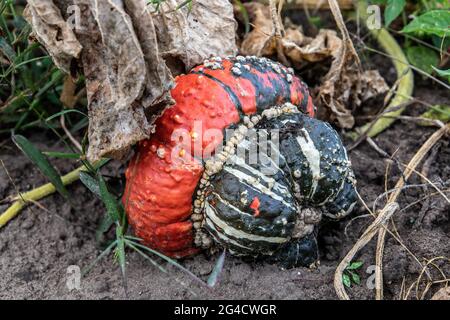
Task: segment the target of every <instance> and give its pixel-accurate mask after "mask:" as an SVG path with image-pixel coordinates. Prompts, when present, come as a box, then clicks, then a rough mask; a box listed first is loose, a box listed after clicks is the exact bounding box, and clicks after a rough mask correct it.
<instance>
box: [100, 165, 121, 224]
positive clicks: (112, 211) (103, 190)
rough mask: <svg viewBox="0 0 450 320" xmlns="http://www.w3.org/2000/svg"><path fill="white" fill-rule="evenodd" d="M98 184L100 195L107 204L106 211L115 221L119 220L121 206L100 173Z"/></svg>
mask: <svg viewBox="0 0 450 320" xmlns="http://www.w3.org/2000/svg"><path fill="white" fill-rule="evenodd" d="M97 178H98V185H99V190H100V197H101V199H102V201H103V203H104V204H105V207H106V211H107V212H108V214H109V215H110V217H111V219H112V220H113V221H114V222H117V223H118V222H119V219H120V215H119V206H118V204H117V200H116V198H115V197H114V196H113V195H112V194H111V193H110V192H109V191H108V187H107V186H106V182H105V179H104V178H103V176H102V175H101V174H100V173H98V174H97Z"/></svg>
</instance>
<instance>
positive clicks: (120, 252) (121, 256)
mask: <svg viewBox="0 0 450 320" xmlns="http://www.w3.org/2000/svg"><path fill="white" fill-rule="evenodd" d="M116 239H117V247H116V257H117V261H118V262H119V266H120V271H121V272H122V279H123V286H124V288H125V292H126V291H127V270H126V260H125V239H124V238H123V234H122V228H120V226H117V227H116Z"/></svg>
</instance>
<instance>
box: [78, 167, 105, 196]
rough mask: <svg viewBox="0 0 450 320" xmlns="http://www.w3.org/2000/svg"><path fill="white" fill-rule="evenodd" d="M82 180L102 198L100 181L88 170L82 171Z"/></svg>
mask: <svg viewBox="0 0 450 320" xmlns="http://www.w3.org/2000/svg"><path fill="white" fill-rule="evenodd" d="M80 181H81V182H82V183H83V184H84V185H85V187H86V188H88V189H89V190H90V191H91V192H92V193H93V194H95V195H96V196H97V197H99V198H100V199H101V198H102V196H101V194H100V186H99V184H98V181H97V180H96V179H94V178H93V177H92V176H91V175H90V174H89V173H87V172H86V171H81V172H80Z"/></svg>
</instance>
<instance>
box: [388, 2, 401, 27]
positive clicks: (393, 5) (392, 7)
mask: <svg viewBox="0 0 450 320" xmlns="http://www.w3.org/2000/svg"><path fill="white" fill-rule="evenodd" d="M405 3H406V1H405V0H388V3H387V6H386V9H385V10H384V24H385V25H386V27H389V25H390V24H391V23H392V21H394V20H395V18H397V17H398V16H399V15H400V13H402V11H403V8H404V7H405Z"/></svg>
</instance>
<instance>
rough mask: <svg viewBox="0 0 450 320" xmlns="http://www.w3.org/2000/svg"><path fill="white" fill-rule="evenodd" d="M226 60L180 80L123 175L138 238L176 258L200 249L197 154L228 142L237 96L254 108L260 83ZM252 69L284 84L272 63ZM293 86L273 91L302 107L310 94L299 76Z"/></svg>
mask: <svg viewBox="0 0 450 320" xmlns="http://www.w3.org/2000/svg"><path fill="white" fill-rule="evenodd" d="M250 65H251V64H250ZM222 66H223V69H218V70H212V69H208V68H204V66H199V67H196V68H194V69H193V71H192V72H193V73H189V74H187V75H182V76H179V77H177V78H176V79H175V81H176V86H175V88H174V89H173V90H172V92H171V94H172V97H173V98H174V100H175V101H176V104H175V105H173V106H171V107H170V108H168V109H167V110H166V111H165V112H164V113H163V114H162V116H161V117H160V118H159V119H158V120H157V121H156V131H155V133H154V134H153V135H152V137H151V138H150V139H149V140H145V141H142V142H140V143H139V145H138V148H137V152H136V155H135V156H134V158H133V159H132V161H131V162H130V164H129V167H128V168H127V170H126V173H125V176H126V180H127V184H126V190H125V193H124V197H123V203H124V205H125V209H126V212H127V216H128V221H129V223H130V225H131V226H132V227H133V228H134V231H135V234H136V236H137V237H139V238H142V239H143V240H144V243H145V244H146V245H148V246H149V247H151V248H153V249H155V250H158V251H160V252H161V253H163V254H165V255H167V256H170V257H173V258H181V257H184V256H188V255H192V254H194V253H196V252H197V251H198V249H197V248H195V247H194V243H193V232H192V223H191V221H190V220H189V217H190V215H191V213H192V202H193V196H194V193H195V190H196V187H197V184H198V182H199V179H200V177H201V175H202V173H203V166H202V163H201V161H200V160H198V159H199V158H201V157H202V155H208V154H211V152H212V151H213V150H214V149H216V147H217V146H218V145H219V144H221V143H223V134H222V132H223V130H224V129H226V128H227V127H228V126H230V124H233V123H238V122H239V121H240V113H239V110H238V109H237V106H236V105H235V103H236V100H233V97H232V95H234V99H235V98H236V97H237V98H238V99H239V103H240V105H241V107H242V112H244V113H245V114H252V113H255V112H256V110H257V101H258V100H257V97H256V91H257V89H256V88H255V83H252V82H251V81H250V80H248V79H247V78H245V77H239V76H236V75H234V74H233V73H232V72H231V70H230V69H231V67H232V66H233V62H232V61H229V60H224V61H223V63H222ZM279 66H280V68H284V67H282V66H281V65H279ZM284 70H286V69H284ZM195 72H196V73H195ZM202 72H203V74H202ZM249 72H251V73H254V74H257V77H258V79H260V80H259V81H261V82H263V83H261V86H263V87H264V89H265V90H272V92H273V90H276V88H273V83H274V81H275V83H276V81H279V82H280V83H281V82H283V85H285V86H286V83H287V82H286V81H285V80H283V79H282V77H284V75H282V74H279V73H276V72H274V71H273V70H271V69H269V68H268V70H267V71H265V70H264V71H263V72H261V70H259V71H258V70H257V69H256V68H253V67H251V69H250V70H249ZM258 86H259V85H258ZM225 87H227V88H225ZM288 89H289V94H288V95H289V97H286V96H283V95H280V96H278V95H276V97H277V102H278V103H280V104H281V103H284V102H286V101H289V100H290V102H292V103H293V104H296V105H300V103H301V102H302V101H303V99H304V98H305V95H308V93H307V89H306V88H305V86H304V84H303V83H302V82H301V81H300V80H299V79H298V78H296V77H293V79H292V82H291V83H290V84H289V88H288ZM230 91H232V92H231V94H230ZM260 99H261V97H260ZM288 99H289V100H288ZM307 99H308V101H307V104H306V107H305V109H306V110H304V111H305V112H307V113H308V114H310V115H311V116H313V115H314V107H313V105H312V101H311V98H310V97H309V95H308V97H307ZM211 132H213V133H214V134H211ZM180 141H181V142H180ZM194 156H195V157H197V158H194Z"/></svg>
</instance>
